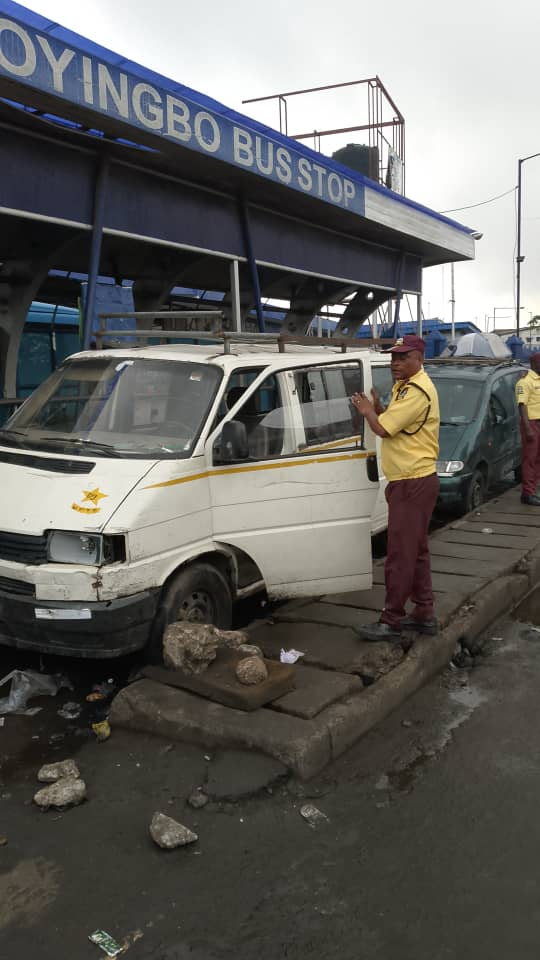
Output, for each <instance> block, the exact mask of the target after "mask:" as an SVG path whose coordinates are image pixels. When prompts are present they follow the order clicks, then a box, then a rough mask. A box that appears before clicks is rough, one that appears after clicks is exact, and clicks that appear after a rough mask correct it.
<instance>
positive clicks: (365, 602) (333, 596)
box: [321, 585, 384, 610]
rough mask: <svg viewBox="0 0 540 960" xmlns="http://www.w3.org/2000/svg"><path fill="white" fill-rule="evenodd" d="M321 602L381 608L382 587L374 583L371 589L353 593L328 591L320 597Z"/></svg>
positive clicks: (372, 608)
mask: <svg viewBox="0 0 540 960" xmlns="http://www.w3.org/2000/svg"><path fill="white" fill-rule="evenodd" d="M321 603H332V604H334V605H336V604H337V605H338V606H342V607H357V608H362V609H364V610H382V608H383V606H384V587H383V586H381V585H376V586H374V587H372V588H371V590H357V591H356V592H353V593H329V594H328V595H327V596H326V597H321Z"/></svg>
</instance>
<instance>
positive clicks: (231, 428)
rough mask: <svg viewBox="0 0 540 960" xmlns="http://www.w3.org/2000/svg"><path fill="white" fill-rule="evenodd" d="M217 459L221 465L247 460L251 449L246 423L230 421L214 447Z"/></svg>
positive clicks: (224, 425)
mask: <svg viewBox="0 0 540 960" xmlns="http://www.w3.org/2000/svg"><path fill="white" fill-rule="evenodd" d="M214 451H215V456H216V459H217V460H219V462H221V463H234V462H236V461H238V460H247V458H248V456H249V447H248V440H247V430H246V425H245V423H241V422H240V420H228V421H227V423H224V424H223V430H222V431H221V435H220V436H219V438H218V441H217V444H216V445H215V447H214Z"/></svg>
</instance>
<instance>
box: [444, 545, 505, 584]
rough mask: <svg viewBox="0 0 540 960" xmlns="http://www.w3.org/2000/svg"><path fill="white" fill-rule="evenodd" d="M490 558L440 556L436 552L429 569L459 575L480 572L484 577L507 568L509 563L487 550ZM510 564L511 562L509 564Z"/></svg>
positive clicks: (469, 575)
mask: <svg viewBox="0 0 540 960" xmlns="http://www.w3.org/2000/svg"><path fill="white" fill-rule="evenodd" d="M488 553H489V556H490V559H483V560H478V559H470V558H467V557H460V558H459V559H456V557H441V556H439V555H437V554H434V555H432V557H431V570H432V572H433V573H451V574H454V575H455V574H459V576H460V577H476V578H478V575H479V574H480V575H481V576H482V577H483V578H484V577H485V578H486V579H487V578H489V577H495V576H497V575H498V574H499V573H502V572H503V571H504V570H506V569H508V566H509V564H507V563H505V562H504V560H502V559H501V560H499V554H498V552H497V553H495V554H494V553H493V551H488ZM510 566H512V564H510Z"/></svg>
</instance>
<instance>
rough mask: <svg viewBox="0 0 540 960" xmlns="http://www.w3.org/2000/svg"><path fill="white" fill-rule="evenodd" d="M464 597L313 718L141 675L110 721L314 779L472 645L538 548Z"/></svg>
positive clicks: (505, 605) (536, 564)
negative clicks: (385, 667)
mask: <svg viewBox="0 0 540 960" xmlns="http://www.w3.org/2000/svg"><path fill="white" fill-rule="evenodd" d="M518 569H519V571H520V572H515V573H512V574H509V575H507V576H502V577H498V578H497V579H496V580H494V581H492V582H491V583H489V584H487V585H486V586H485V587H483V588H482V589H481V590H480V591H479V592H478V593H477V594H476V595H475V596H474V599H471V600H470V601H468V602H466V603H465V604H463V605H462V606H461V608H460V609H458V610H457V611H456V613H455V614H454V615H453V617H452V618H451V620H450V622H449V623H448V624H447V626H445V628H444V629H443V630H442V631H441V633H440V634H439V635H438V636H437V637H436V638H428V637H421V638H419V639H418V640H416V642H415V643H414V645H413V647H412V648H411V649H410V651H409V652H408V654H407V655H406V656H405V658H404V659H403V660H402V662H401V663H400V664H398V666H396V667H395V668H394V669H393V670H392V671H391V672H390V673H388V674H386V676H383V677H381V678H380V679H379V680H378V681H377V682H376V683H375V684H373V686H371V687H368V688H367V689H365V690H363V691H362V693H361V694H358V695H356V696H349V697H347V698H346V699H344V700H342V701H340V702H339V703H336V704H333V705H332V706H330V707H327V708H326V709H325V710H323V711H322V712H321V713H320V714H319V715H318V716H317V717H316V718H314V719H313V720H300V719H298V718H296V717H292V716H287V715H285V714H280V713H277V712H276V711H273V710H269V709H263V710H258V711H255V713H253V714H250V715H246V714H245V713H242V711H240V710H232V709H230V708H228V707H222V706H220V705H219V704H215V703H210V702H209V701H206V700H203V699H201V698H199V697H196V696H194V695H193V694H189V693H187V692H186V691H182V690H176V689H173V688H171V687H166V686H163V685H161V684H156V683H154V682H153V681H151V680H141V681H139V682H137V683H134V684H131V686H129V687H126V688H125V689H124V690H122V691H121V692H120V693H119V694H118V696H117V697H116V698H115V700H114V702H113V706H112V711H111V722H112V724H113V725H116V726H120V727H129V728H131V729H136V730H141V731H145V732H147V733H153V734H157V735H159V736H165V737H167V738H169V739H173V740H187V741H190V742H195V743H199V744H202V745H204V746H205V747H221V748H224V747H244V748H248V749H257V750H261V751H263V752H264V753H267V754H269V755H270V756H272V757H274V758H275V759H277V760H279V761H280V762H281V763H283V764H284V765H285V766H286V767H288V768H289V769H291V770H292V771H293V772H294V773H295V774H296V775H297V776H298V777H300V778H301V779H302V780H309V779H310V778H311V777H314V776H316V775H317V774H318V773H320V772H321V770H322V769H324V767H326V766H327V765H328V764H329V763H331V762H332V761H333V760H335V759H337V757H339V756H341V754H343V753H344V752H345V751H346V750H348V749H349V748H350V747H351V746H353V744H355V743H356V742H357V741H358V740H359V739H360V738H361V737H362V736H363V735H364V734H365V733H367V732H368V731H369V730H371V729H372V727H374V726H376V725H377V724H378V723H380V722H381V720H384V719H385V718H386V717H387V716H388V715H389V714H390V713H392V712H393V711H394V710H395V709H396V708H397V707H399V706H401V704H403V703H404V702H405V701H406V700H407V699H408V698H409V697H410V696H412V694H413V693H415V692H416V691H417V690H419V689H420V687H422V686H424V684H425V683H427V682H428V681H429V680H430V679H431V678H432V677H433V676H435V675H436V674H437V673H438V672H439V671H440V670H442V669H443V668H444V667H445V666H446V664H447V663H448V662H449V660H450V659H451V657H452V654H453V652H454V650H455V647H456V644H457V643H459V642H460V641H464V642H465V643H466V644H469V643H471V642H472V641H473V640H474V639H475V638H476V637H477V636H478V635H479V634H480V633H482V632H483V631H484V630H485V629H486V628H487V627H489V625H490V624H491V623H492V622H493V621H494V620H495V619H497V617H499V616H500V615H501V614H503V613H507V612H509V611H510V610H511V609H512V608H513V607H515V606H516V604H517V603H518V602H519V601H520V600H521V599H523V597H524V596H525V595H526V594H527V593H528V592H529V591H530V589H531V587H532V586H534V585H535V583H536V582H537V578H538V574H539V573H540V547H535V548H534V549H533V550H532V551H531V552H530V554H528V555H527V556H526V557H525V558H524V559H523V560H522V561H521V562H520V563H519V564H518Z"/></svg>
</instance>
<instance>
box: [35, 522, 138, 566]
mask: <svg viewBox="0 0 540 960" xmlns="http://www.w3.org/2000/svg"><path fill="white" fill-rule="evenodd" d="M48 554H49V560H50V561H51V563H78V564H81V565H88V566H92V567H98V566H100V565H101V564H103V563H115V562H118V561H122V560H125V559H126V547H125V540H124V537H123V536H121V535H120V534H115V535H113V536H106V535H104V534H102V533H72V532H71V530H70V531H66V530H50V531H49V543H48Z"/></svg>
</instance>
